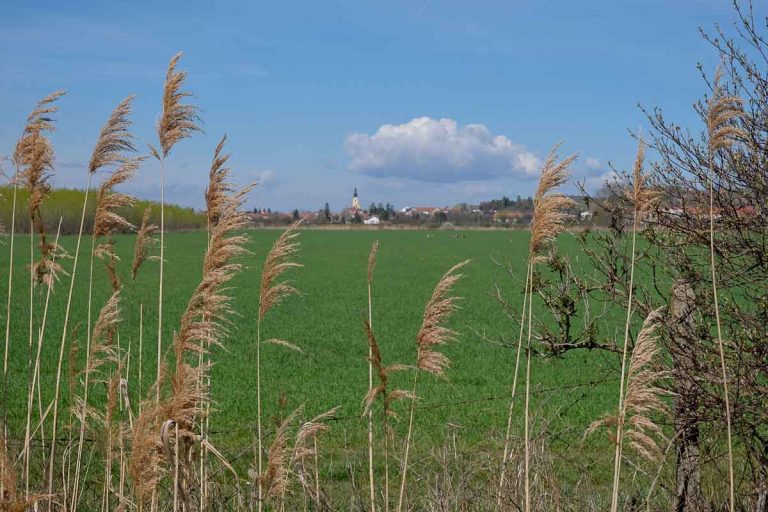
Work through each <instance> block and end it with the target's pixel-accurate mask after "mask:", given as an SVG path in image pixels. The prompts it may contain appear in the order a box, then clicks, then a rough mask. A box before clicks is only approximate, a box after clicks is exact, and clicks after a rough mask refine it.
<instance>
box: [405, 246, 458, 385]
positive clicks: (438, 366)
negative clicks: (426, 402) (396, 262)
mask: <svg viewBox="0 0 768 512" xmlns="http://www.w3.org/2000/svg"><path fill="white" fill-rule="evenodd" d="M469 261H470V260H465V261H462V262H461V263H457V264H456V265H454V266H453V267H451V269H450V270H448V272H446V273H445V274H444V275H443V277H442V279H440V281H439V282H438V283H437V286H436V287H435V290H434V292H432V297H431V298H430V299H429V302H427V307H426V308H425V309H424V317H423V319H422V322H421V328H420V329H419V333H418V334H417V335H416V344H417V347H418V355H417V358H416V360H417V363H416V365H417V367H418V368H419V369H421V370H426V371H428V372H429V373H431V374H433V375H436V376H437V377H440V378H445V370H446V368H448V367H449V366H450V364H451V362H450V360H449V359H448V357H446V355H445V354H443V353H442V352H438V351H436V350H434V347H436V346H438V345H443V344H445V343H449V342H451V341H454V340H455V339H456V336H457V333H456V331H454V330H452V329H450V328H448V327H446V326H445V322H446V321H447V320H448V317H449V316H451V314H452V313H453V312H454V311H456V310H457V309H458V304H456V301H457V300H458V298H457V297H455V296H452V295H451V290H452V289H453V286H454V285H455V284H456V282H457V281H458V280H459V279H461V278H462V274H457V273H456V272H457V271H458V270H459V269H460V268H462V267H463V266H464V265H466V264H467V263H469Z"/></svg>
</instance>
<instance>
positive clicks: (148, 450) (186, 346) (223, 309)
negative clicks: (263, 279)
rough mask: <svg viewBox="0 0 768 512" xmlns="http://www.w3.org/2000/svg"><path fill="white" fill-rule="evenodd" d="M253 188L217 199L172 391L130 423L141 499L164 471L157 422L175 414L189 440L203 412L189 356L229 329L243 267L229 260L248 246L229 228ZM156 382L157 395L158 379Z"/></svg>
mask: <svg viewBox="0 0 768 512" xmlns="http://www.w3.org/2000/svg"><path fill="white" fill-rule="evenodd" d="M251 188H252V187H251V186H247V187H245V188H243V189H241V190H240V191H238V192H236V193H234V194H232V195H229V196H227V197H226V199H225V200H224V201H222V203H221V216H220V218H219V222H218V224H217V225H216V226H215V227H213V229H212V230H211V237H210V243H209V247H208V250H207V251H206V254H205V259H204V262H203V278H202V280H201V282H200V284H199V285H198V286H197V288H196V289H195V291H194V293H193V294H192V297H191V298H190V300H189V303H188V304H187V308H186V310H185V311H184V314H183V315H182V318H181V325H180V327H179V331H178V333H177V334H176V336H175V337H174V341H173V344H174V352H175V354H176V368H175V372H174V374H173V377H172V381H171V384H172V388H171V395H170V396H169V397H168V398H167V399H165V400H164V401H162V402H155V403H151V402H147V403H145V404H144V405H143V406H142V409H141V413H140V415H139V417H138V419H137V420H136V423H135V424H134V431H133V450H132V453H131V459H130V464H129V472H130V473H131V475H132V479H133V481H134V490H135V493H136V496H137V500H138V502H139V503H140V504H143V503H145V502H146V498H147V497H148V493H151V491H152V489H154V488H155V485H156V484H157V482H158V481H159V479H160V478H161V476H162V474H163V472H164V471H165V469H164V465H163V464H164V462H167V461H166V459H165V458H164V457H163V456H162V454H158V453H156V452H157V449H158V443H159V441H158V432H159V428H160V425H161V424H162V423H163V422H164V421H166V420H173V421H174V422H176V425H178V428H179V435H180V436H181V437H183V438H184V439H185V440H189V439H192V438H193V437H194V436H193V433H192V432H191V429H192V427H193V422H194V419H195V417H196V416H197V417H201V416H202V415H204V414H205V413H206V409H205V408H203V407H201V404H202V403H203V402H204V401H205V400H206V399H207V389H206V388H205V387H204V386H203V385H202V383H205V382H207V380H206V379H204V378H203V374H204V373H205V372H206V371H207V369H208V365H207V364H204V365H202V366H197V367H193V366H191V364H190V363H189V359H190V358H189V357H187V356H188V355H190V354H200V353H201V352H202V351H206V348H205V347H207V346H209V344H213V345H221V344H222V341H223V338H224V336H225V335H226V333H227V329H226V322H227V316H228V315H229V313H230V312H231V310H230V306H229V304H230V297H229V296H227V295H225V294H224V290H225V285H226V283H228V282H229V281H230V280H231V279H232V278H233V277H234V275H235V273H237V272H238V271H239V270H240V268H241V266H240V265H239V264H236V263H233V262H232V260H233V259H234V258H236V257H238V256H240V255H242V254H245V253H246V252H247V251H246V249H245V248H244V247H243V246H244V244H245V243H246V241H247V237H246V236H245V235H233V234H232V233H233V232H234V231H237V230H239V229H242V228H243V227H245V226H246V225H247V224H248V222H249V219H248V216H247V214H245V213H244V212H242V211H241V207H242V204H243V201H244V198H245V196H246V194H247V193H248V192H249V191H250V190H251ZM203 342H205V343H203ZM195 359H197V358H195ZM155 386H156V388H157V393H158V395H159V389H160V388H161V386H162V383H161V379H158V382H156V383H155ZM186 443H187V441H185V445H184V446H183V447H182V449H183V450H184V451H186V450H187V447H188V445H187V444H186Z"/></svg>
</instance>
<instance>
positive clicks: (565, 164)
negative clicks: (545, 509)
mask: <svg viewBox="0 0 768 512" xmlns="http://www.w3.org/2000/svg"><path fill="white" fill-rule="evenodd" d="M559 147H560V145H559V144H558V145H556V146H555V147H554V148H552V150H551V151H550V152H549V154H548V155H547V158H546V159H545V161H544V165H543V166H542V170H541V177H540V178H539V184H538V187H537V189H536V194H535V196H534V200H533V207H534V213H533V224H532V226H531V241H530V245H529V248H528V261H527V265H526V278H525V290H524V293H523V308H522V312H521V316H520V332H519V336H518V343H517V354H516V357H515V369H514V373H513V376H512V392H511V397H510V404H509V410H508V413H507V428H506V433H505V437H504V450H503V455H502V457H503V458H502V463H501V469H500V472H499V489H498V494H497V502H496V507H497V508H499V509H500V508H501V506H502V496H503V490H504V485H505V481H506V467H507V458H508V457H509V455H510V439H511V427H512V414H513V410H514V403H515V395H516V392H517V380H518V371H519V368H520V355H521V352H522V346H523V329H524V325H525V321H526V320H527V327H528V336H527V340H526V370H525V411H524V414H525V466H524V467H525V476H524V489H525V502H524V507H525V508H524V510H525V511H526V512H527V511H530V510H531V498H530V432H529V430H530V425H529V424H530V379H531V338H532V334H533V331H532V326H533V309H532V308H533V280H534V272H535V265H536V263H537V262H539V261H540V260H541V259H542V252H543V250H544V249H545V248H546V246H547V245H548V244H549V243H550V242H551V241H552V240H554V238H555V237H556V236H557V235H558V234H559V233H560V232H562V230H563V228H564V222H565V216H564V210H565V209H567V208H569V207H571V206H572V205H573V201H572V200H571V199H569V198H568V197H566V196H564V195H562V194H559V193H554V192H552V191H553V189H555V188H557V187H559V186H561V185H562V184H563V183H565V181H566V180H567V179H568V168H569V167H570V166H571V164H572V163H573V162H574V161H575V160H576V156H575V155H571V156H568V157H566V158H565V159H563V160H561V161H558V149H559Z"/></svg>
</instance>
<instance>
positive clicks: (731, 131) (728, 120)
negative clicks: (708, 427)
mask: <svg viewBox="0 0 768 512" xmlns="http://www.w3.org/2000/svg"><path fill="white" fill-rule="evenodd" d="M721 78H722V71H721V69H720V68H718V70H717V72H716V73H715V80H714V84H713V88H712V97H711V98H710V100H709V101H708V102H707V134H708V136H709V137H708V142H709V148H708V149H709V153H708V156H709V172H708V173H707V174H708V178H709V180H708V181H709V257H710V260H709V262H710V265H709V267H710V272H711V276H712V300H713V302H714V305H715V322H716V326H717V346H718V350H719V353H720V368H721V370H722V377H723V395H724V400H725V423H726V435H727V442H728V484H729V494H730V495H729V498H730V499H729V502H728V503H729V510H730V512H734V510H735V509H736V491H735V489H736V484H735V481H734V472H733V440H732V434H731V402H730V397H729V393H728V372H727V371H726V368H725V348H724V346H723V333H722V323H721V321H720V302H719V299H718V294H717V271H716V263H715V192H714V183H713V182H714V178H715V175H716V173H717V171H716V169H715V155H716V154H717V153H718V152H720V151H725V150H727V149H729V148H730V147H731V146H732V145H733V144H734V143H736V142H738V141H739V140H740V139H743V138H744V137H745V132H744V131H743V130H742V129H741V128H740V127H739V126H738V123H739V121H741V120H742V118H743V117H744V110H743V102H742V99H741V98H739V97H738V96H731V95H728V94H727V92H726V90H725V88H724V87H723V86H722V84H721Z"/></svg>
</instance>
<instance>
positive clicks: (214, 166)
mask: <svg viewBox="0 0 768 512" xmlns="http://www.w3.org/2000/svg"><path fill="white" fill-rule="evenodd" d="M225 142H227V136H226V135H224V137H222V138H221V141H220V142H219V145H218V146H216V151H214V154H213V162H212V163H211V170H210V172H209V173H208V187H207V188H206V189H205V205H206V212H207V215H208V225H209V226H210V227H211V228H212V227H213V226H215V225H216V224H217V223H218V222H219V217H220V216H221V207H222V204H223V203H224V201H226V197H227V195H228V194H231V193H232V185H231V184H230V183H229V182H228V181H227V178H228V177H229V172H230V169H229V168H228V167H225V166H226V164H227V160H229V153H224V152H223V151H224V143H225Z"/></svg>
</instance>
